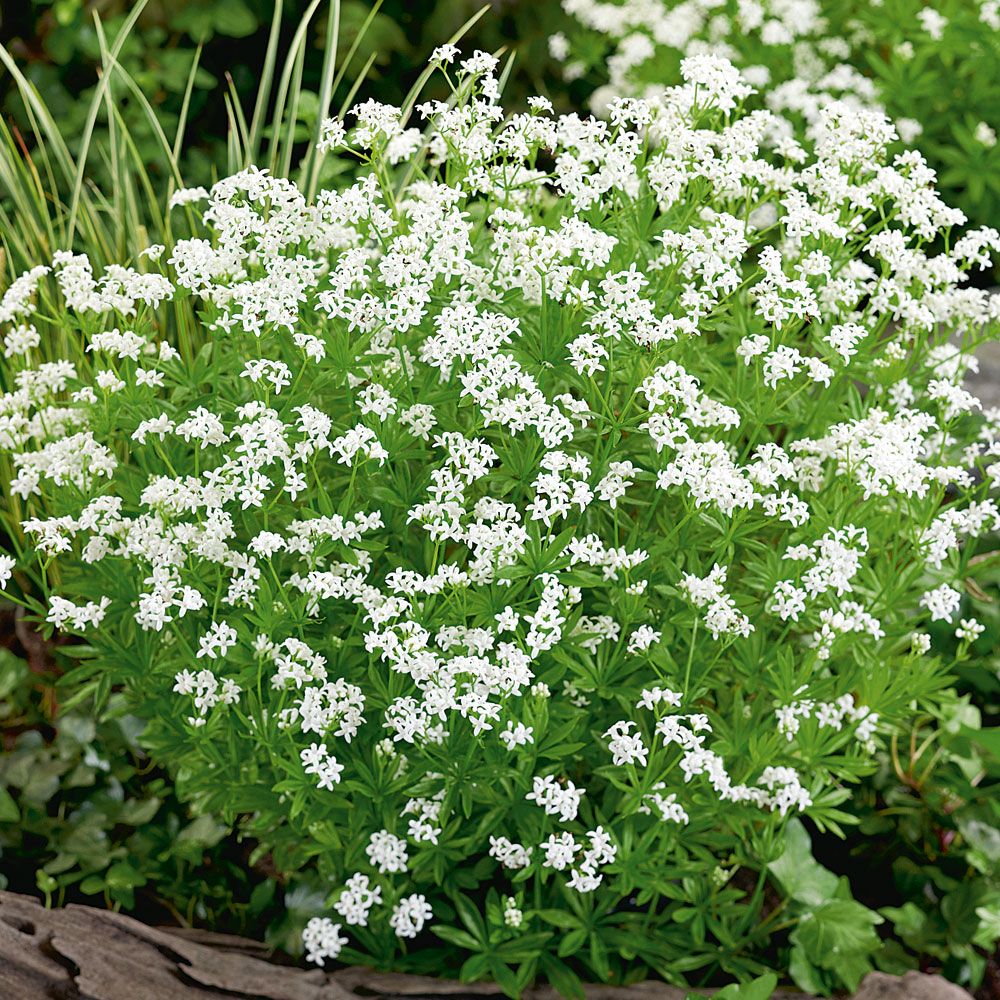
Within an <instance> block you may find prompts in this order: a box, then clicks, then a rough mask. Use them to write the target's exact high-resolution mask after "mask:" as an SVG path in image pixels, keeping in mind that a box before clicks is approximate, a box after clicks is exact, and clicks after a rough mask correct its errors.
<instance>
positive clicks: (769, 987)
mask: <svg viewBox="0 0 1000 1000" xmlns="http://www.w3.org/2000/svg"><path fill="white" fill-rule="evenodd" d="M777 988H778V977H777V976H776V975H775V974H774V973H773V972H768V973H765V974H764V975H763V976H761V977H760V978H758V979H755V980H753V982H750V983H732V984H731V985H729V986H725V987H723V988H722V989H721V990H719V992H718V993H716V994H715V1000H771V996H772V995H773V993H774V991H775V990H776V989H777Z"/></svg>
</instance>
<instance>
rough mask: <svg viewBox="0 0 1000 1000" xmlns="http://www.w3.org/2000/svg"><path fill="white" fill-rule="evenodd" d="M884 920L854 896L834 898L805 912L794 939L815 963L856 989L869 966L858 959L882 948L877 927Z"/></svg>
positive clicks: (794, 942)
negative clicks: (834, 973) (876, 930)
mask: <svg viewBox="0 0 1000 1000" xmlns="http://www.w3.org/2000/svg"><path fill="white" fill-rule="evenodd" d="M882 922H883V921H882V918H881V917H880V916H879V915H878V914H877V913H876V912H875V911H874V910H869V909H868V907H867V906H862V905H861V904H860V903H857V902H855V901H854V900H852V899H831V900H829V901H827V902H825V903H823V904H822V905H820V906H817V907H816V908H815V909H812V910H810V911H809V912H808V913H805V914H803V916H802V918H801V919H800V920H799V925H798V927H796V928H795V930H794V931H793V932H792V934H791V935H790V940H791V942H792V943H793V944H795V945H799V946H801V948H802V949H803V950H804V951H805V954H806V957H807V958H808V959H809V961H810V962H811V963H812V964H813V965H816V966H819V968H821V969H829V970H831V971H833V972H836V973H837V974H838V975H840V976H841V978H842V979H843V980H844V982H845V983H846V984H847V985H848V986H849V987H850V988H851V989H854V988H855V987H856V986H857V982H858V981H859V980H860V979H861V975H863V974H864V972H865V971H867V968H868V965H867V962H861V963H860V964H859V962H858V960H859V959H860V960H863V959H865V958H866V956H867V955H869V954H871V953H873V952H875V951H877V950H878V949H879V947H880V944H881V942H880V941H879V937H878V935H877V934H876V933H875V930H874V927H875V925H876V924H880V923H882ZM859 972H860V974H859Z"/></svg>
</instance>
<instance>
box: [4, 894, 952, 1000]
mask: <svg viewBox="0 0 1000 1000" xmlns="http://www.w3.org/2000/svg"><path fill="white" fill-rule="evenodd" d="M686 995H687V991H686V990H680V989H677V988H676V987H673V986H667V985H665V984H663V983H654V982H646V983H639V984H637V985H635V986H629V987H609V986H592V987H588V988H587V998H588V1000H684V997H685V996H686ZM501 996H502V994H501V993H500V991H499V990H498V989H497V988H496V987H495V986H493V985H491V984H488V983H472V984H468V983H456V982H450V981H447V980H440V979H431V978H429V977H426V976H409V975H397V974H394V973H381V972H375V971H373V970H371V969H363V968H351V969H341V970H338V971H336V972H324V971H322V970H321V969H308V970H307V969H300V968H297V967H294V966H281V965H276V964H274V963H272V962H269V961H268V952H267V950H266V949H265V948H264V946H263V945H261V944H260V943H258V942H256V941H250V940H248V939H246V938H240V937H231V936H229V935H225V934H212V933H208V932H200V931H185V930H177V929H173V928H170V929H167V928H156V927H148V926H146V925H145V924H142V923H140V922H139V921H138V920H134V919H133V918H132V917H127V916H124V915H123V914H120V913H113V912H111V911H109V910H101V909H97V908H95V907H89V906H77V905H70V906H67V907H65V908H64V909H56V910H46V909H45V908H44V907H43V906H41V905H40V904H39V902H38V901H37V900H35V899H33V898H31V897H28V896H20V895H16V894H14V893H9V892H0V998H2V1000H220V998H230V1000H361V998H371V997H377V998H382V1000H435V998H439V997H440V998H442V1000H444V998H449V1000H454V998H457V997H498V998H499V997H501ZM779 996H780V997H781V998H783V1000H809V998H808V997H805V996H804V994H800V993H782V994H779ZM525 1000H558V994H556V993H555V991H553V990H552V989H551V988H548V987H544V988H541V989H536V990H531V991H530V992H529V993H528V994H526V997H525ZM856 1000H969V994H968V993H966V992H965V990H962V989H959V988H958V987H957V986H953V985H952V984H950V983H947V982H945V981H944V980H942V979H939V978H937V977H935V976H924V975H921V974H919V973H909V974H908V975H907V976H905V977H903V978H902V979H900V978H897V977H894V976H886V975H883V974H882V973H872V974H871V975H870V976H868V977H867V978H866V979H865V981H864V982H863V983H862V985H861V988H860V990H859V992H858V993H857V995H856Z"/></svg>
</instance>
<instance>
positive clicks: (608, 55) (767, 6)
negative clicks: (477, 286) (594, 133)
mask: <svg viewBox="0 0 1000 1000" xmlns="http://www.w3.org/2000/svg"><path fill="white" fill-rule="evenodd" d="M563 8H564V9H565V11H566V13H567V14H568V15H570V21H569V24H568V25H567V33H562V32H560V33H557V34H555V35H553V36H552V38H551V40H550V50H551V52H552V55H553V56H554V57H555V58H556V59H557V60H559V61H560V62H562V63H563V74H564V76H565V77H567V78H568V79H570V80H573V79H576V78H578V77H581V76H585V75H586V76H588V79H589V74H591V73H593V74H595V76H596V78H597V80H598V81H599V86H597V89H596V90H595V91H594V93H593V97H592V104H593V107H594V110H595V111H596V112H597V113H601V114H603V113H604V109H605V108H606V107H607V104H608V102H609V100H612V99H613V98H615V97H623V96H624V97H648V96H651V95H655V94H657V93H659V92H660V91H662V89H663V88H664V87H668V86H672V85H675V84H677V83H678V82H679V80H680V72H679V64H680V60H681V59H683V58H684V57H685V56H693V55H706V54H709V55H715V56H723V57H725V58H727V59H730V60H732V61H733V62H734V63H735V64H736V65H738V66H739V67H740V68H741V71H742V72H743V74H744V75H745V77H746V78H747V79H748V80H749V81H750V82H752V83H754V84H755V85H756V86H757V87H758V88H759V89H760V103H761V104H763V105H764V106H766V107H767V108H769V109H770V110H772V111H774V112H775V113H776V114H778V115H780V116H782V118H783V120H784V124H783V126H782V127H784V128H786V129H787V131H788V139H789V140H795V141H799V142H802V141H809V140H810V139H811V134H812V131H813V128H814V127H815V123H816V121H817V117H818V115H819V112H820V110H821V109H822V108H823V107H825V106H826V105H827V104H829V103H830V102H831V101H833V100H843V101H846V102H847V103H849V104H851V105H852V106H855V107H863V108H869V109H873V110H884V111H885V112H886V114H888V115H889V116H890V117H891V118H892V119H893V120H894V121H895V122H896V125H897V130H898V132H899V137H900V139H901V140H903V142H905V143H915V144H916V145H917V146H918V148H920V150H921V151H922V152H923V153H924V154H925V155H926V156H927V157H928V158H929V160H930V162H931V165H932V166H933V167H934V168H935V169H936V170H937V171H938V172H939V174H940V175H941V187H942V190H943V191H945V192H946V193H947V197H948V198H949V200H953V201H954V203H955V204H956V205H958V206H960V207H962V208H963V209H965V210H966V211H967V212H968V214H969V215H970V216H971V217H972V218H973V219H976V220H979V221H983V222H990V221H992V220H993V219H994V218H995V217H996V214H997V210H998V209H1000V174H998V168H1000V149H998V148H997V141H996V129H997V128H1000V119H998V118H997V112H996V109H997V107H1000V90H998V88H997V83H996V73H995V66H996V64H997V60H998V59H1000V5H998V4H997V2H996V0H975V2H967V0H941V2H939V3H935V4H934V5H932V6H928V5H927V4H926V3H925V2H924V0H879V2H877V3H874V2H873V3H867V2H863V3H858V2H857V0H750V2H747V0H652V2H648V0H563Z"/></svg>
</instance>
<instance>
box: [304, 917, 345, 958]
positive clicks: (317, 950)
mask: <svg viewBox="0 0 1000 1000" xmlns="http://www.w3.org/2000/svg"><path fill="white" fill-rule="evenodd" d="M302 944H303V946H304V947H305V950H306V959H307V960H308V961H310V962H315V963H316V964H317V965H323V964H324V962H325V961H326V959H328V958H336V957H337V956H338V955H339V954H340V952H341V949H342V948H343V947H344V945H345V944H347V938H345V937H341V936H340V924H335V923H333V921H332V920H330V918H329V917H312V918H311V919H310V921H309V923H308V924H306V926H305V930H303V932H302Z"/></svg>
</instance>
